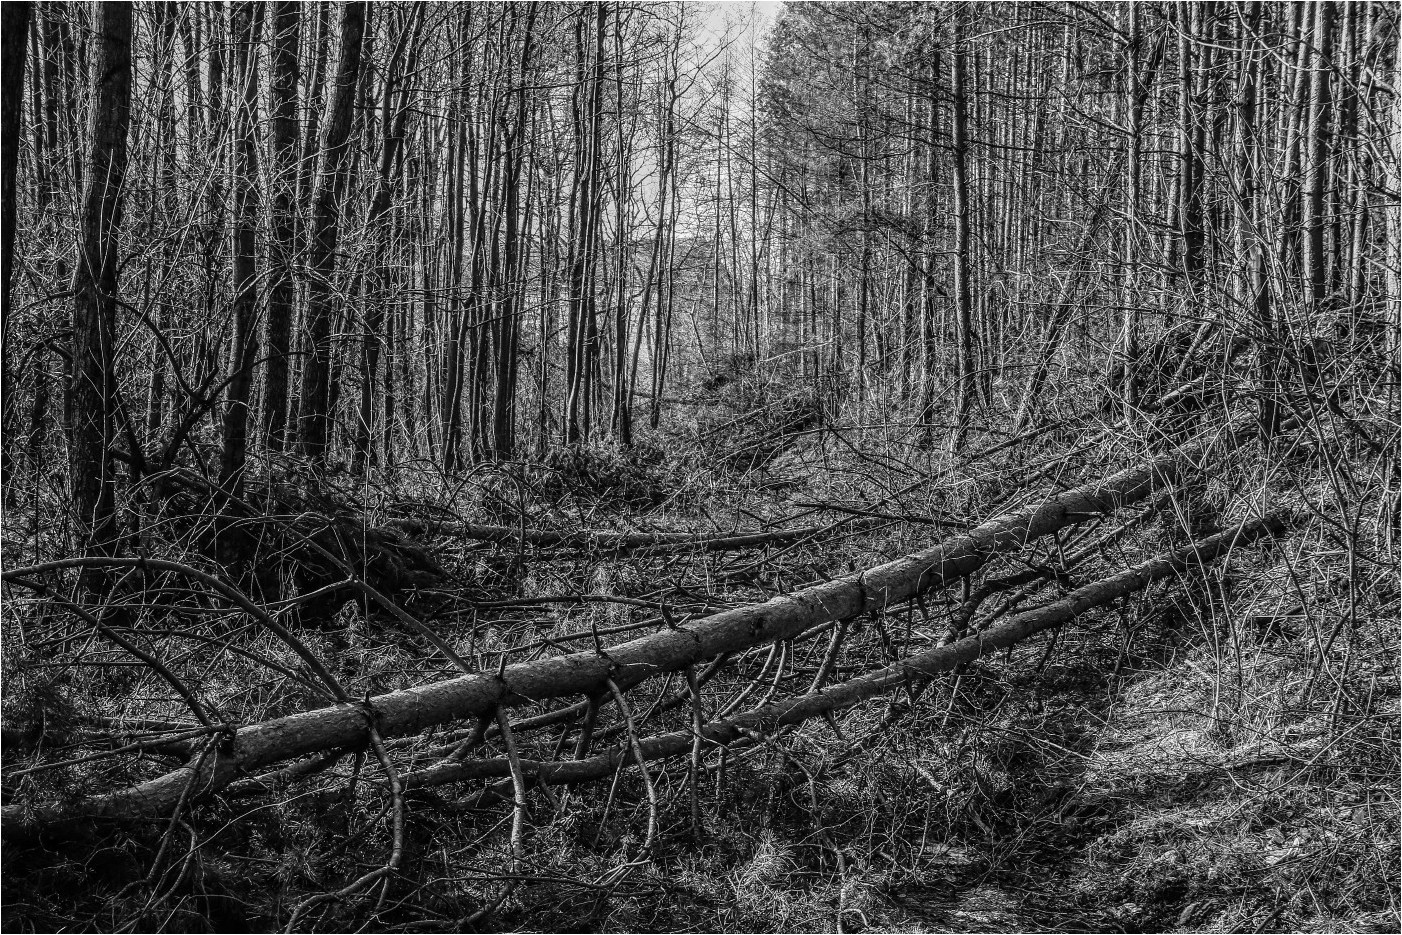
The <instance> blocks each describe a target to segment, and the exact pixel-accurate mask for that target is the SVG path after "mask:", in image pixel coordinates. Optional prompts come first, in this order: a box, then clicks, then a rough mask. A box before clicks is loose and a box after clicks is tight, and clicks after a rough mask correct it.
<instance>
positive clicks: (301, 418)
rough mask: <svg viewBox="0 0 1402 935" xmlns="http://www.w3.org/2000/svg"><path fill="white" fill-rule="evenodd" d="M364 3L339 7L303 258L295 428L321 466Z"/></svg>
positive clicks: (327, 425)
mask: <svg viewBox="0 0 1402 935" xmlns="http://www.w3.org/2000/svg"><path fill="white" fill-rule="evenodd" d="M366 6H367V4H366V3H365V2H364V0H350V2H348V3H346V4H345V6H344V7H343V8H342V12H341V54H340V64H339V66H338V67H337V73H336V86H335V89H334V90H333V92H332V97H331V107H330V110H329V111H328V112H327V119H326V128H325V132H324V133H323V134H322V138H321V171H320V172H319V173H318V175H317V183H316V194H315V197H314V198H313V210H312V230H311V244H310V248H309V252H310V255H309V257H308V264H307V265H308V275H309V278H308V281H307V314H306V332H307V338H306V342H307V344H306V347H307V359H306V363H305V366H304V367H303V370H302V382H301V400H300V408H299V410H298V414H297V429H298V441H299V445H300V449H301V453H302V454H303V455H304V456H305V457H307V458H309V459H311V460H312V461H313V462H315V463H316V464H318V465H323V466H324V465H325V463H326V447H327V443H328V441H329V438H330V429H331V408H330V401H331V350H332V345H331V320H332V316H333V313H334V312H335V292H334V288H333V286H334V284H333V282H332V277H333V276H334V275H335V272H336V246H337V243H338V241H339V239H340V234H341V202H342V201H343V200H344V198H345V193H346V190H347V188H348V187H349V185H350V176H351V162H350V151H351V147H350V145H349V141H350V133H351V127H352V124H353V123H354V118H355V114H354V112H353V108H354V104H355V100H356V93H357V89H358V87H359V81H360V47H361V41H362V39H363V38H364V34H365V13H366Z"/></svg>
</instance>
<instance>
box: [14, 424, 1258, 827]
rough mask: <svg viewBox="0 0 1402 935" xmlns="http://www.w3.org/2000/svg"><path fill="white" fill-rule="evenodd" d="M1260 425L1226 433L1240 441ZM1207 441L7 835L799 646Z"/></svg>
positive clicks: (293, 734)
mask: <svg viewBox="0 0 1402 935" xmlns="http://www.w3.org/2000/svg"><path fill="white" fill-rule="evenodd" d="M1250 431H1251V429H1250V426H1242V427H1240V428H1237V429H1235V430H1229V431H1228V432H1227V433H1226V438H1227V441H1228V444H1235V443H1237V442H1239V440H1240V439H1242V438H1244V437H1247V436H1248V435H1249V434H1250ZM1210 445H1211V442H1210V441H1208V440H1204V441H1200V442H1197V443H1195V444H1193V445H1189V446H1186V447H1184V448H1182V449H1180V450H1178V451H1176V452H1173V453H1171V454H1166V455H1163V456H1160V457H1158V458H1155V459H1153V460H1152V461H1149V462H1147V463H1145V464H1142V465H1139V466H1137V467H1133V468H1128V469H1126V470H1123V471H1120V472H1118V473H1116V474H1113V475H1111V476H1109V477H1106V478H1100V479H1097V480H1095V481H1092V482H1090V483H1088V484H1084V485H1082V486H1080V487H1077V488H1075V489H1073V490H1068V491H1065V492H1062V493H1058V494H1054V495H1051V496H1048V497H1047V498H1046V499H1044V500H1043V501H1042V502H1041V503H1039V504H1036V505H1033V506H1028V507H1025V508H1023V509H1020V510H1016V511H1014V512H1011V513H1006V514H1004V515H1001V516H998V517H996V518H994V519H991V520H988V521H987V522H985V523H982V524H981V525H979V526H977V527H975V528H974V529H971V530H969V532H967V533H965V534H963V535H960V536H955V537H953V538H950V539H947V540H945V541H944V542H942V543H940V544H938V545H936V546H933V547H931V548H929V549H926V550H924V551H921V552H917V553H914V554H912V555H907V556H905V557H903V558H899V559H896V560H894V561H890V562H886V563H885V564H882V565H878V566H876V567H874V568H869V569H866V570H865V571H861V572H858V573H856V574H852V575H847V576H844V577H842V578H837V579H834V580H832V581H828V582H825V583H823V584H819V585H814V586H812V587H808V588H804V589H802V590H799V591H794V592H792V593H790V594H786V595H783V596H780V597H775V598H772V599H771V600H769V601H766V602H764V603H762V604H752V605H749V606H746V607H739V608H734V609H731V610H726V611H722V612H721V613H717V614H713V615H711V616H709V617H704V618H701V619H698V620H694V621H691V622H690V623H688V624H686V625H684V626H681V627H673V628H671V629H667V630H663V631H661V632H658V633H653V634H650V635H648V636H644V637H639V638H637V639H634V640H630V641H628V642H625V643H621V644H618V645H615V646H610V647H607V648H606V649H603V650H601V651H598V652H594V651H585V652H576V653H570V654H568V655H562V656H557V657H554V658H550V659H539V660H535V661H532V662H525V663H520V664H518V665H514V666H509V667H507V668H505V669H503V670H502V671H500V672H483V673H478V674H474V675H465V676H461V677H458V678H454V679H449V680H446V681H442V682H436V683H433V684H429V685H423V686H419V687H416V688H410V689H404V690H402V691H396V692H389V693H387V694H384V695H380V696H377V697H374V698H370V699H367V700H366V701H365V702H363V703H356V704H338V705H334V706H332V707H327V708H319V709H315V710H312V711H307V712H303V713H301V714H295V715H290V716H287V717H281V718H276V719H273V720H269V721H264V722H261V723H258V724H252V725H249V726H247V727H243V728H241V729H239V730H238V731H237V732H236V733H234V734H233V735H232V736H230V737H229V738H227V740H226V741H225V742H223V743H221V744H220V745H219V746H218V747H217V748H214V749H210V750H209V751H207V752H206V753H205V754H203V755H202V756H200V757H198V758H196V760H195V761H194V762H193V763H192V764H190V765H187V766H185V767H182V768H180V769H177V770H174V771H172V772H170V773H167V774H165V775H163V776H160V777H158V778H155V779H152V780H149V781H147V782H143V783H141V784H139V785H136V786H133V787H131V788H128V789H123V790H120V791H117V792H111V793H103V794H99V795H94V796H89V797H87V798H84V799H79V800H77V801H71V802H66V803H62V804H57V805H52V806H45V807H40V808H32V807H29V806H24V805H10V806H6V807H5V808H4V809H3V811H2V812H0V820H3V822H4V825H5V827H6V831H7V833H10V834H15V833H23V832H24V831H25V829H34V830H38V829H41V828H43V827H45V826H50V825H55V824H61V823H65V822H71V821H78V822H84V821H91V820H94V819H123V820H125V819H136V818H142V817H160V816H164V815H169V814H170V812H171V811H172V809H174V808H175V807H176V805H177V803H179V802H181V801H183V800H185V799H186V798H187V789H188V790H189V793H190V794H192V795H195V796H198V795H202V794H207V793H210V792H214V791H217V790H219V789H222V788H224V787H226V786H228V785H229V784H230V783H231V782H233V781H235V780H236V779H239V778H241V777H243V776H246V775H248V774H249V773H251V772H253V771H255V770H260V769H262V768H264V767H267V766H270V765H272V764H274V763H278V762H280V761H283V760H287V759H292V758H294V757H300V756H306V755H308V754H312V753H319V752H322V751H325V750H331V749H336V748H350V749H359V748H362V747H364V746H365V745H367V744H368V743H369V736H370V732H369V724H370V722H371V719H373V723H374V724H375V726H376V728H377V730H378V733H379V735H380V736H381V737H383V738H385V739H391V738H394V737H402V736H405V735H407V734H412V733H416V732H418V731H421V730H424V729H426V728H429V727H435V726H438V725H442V724H446V723H449V722H452V721H456V720H461V719H466V718H477V717H482V716H483V715H486V714H490V713H491V712H492V711H494V710H496V709H497V708H499V707H511V706H517V705H523V704H531V703H535V702H537V701H542V700H544V699H548V698H560V697H564V696H571V695H587V696H593V695H598V694H601V693H603V692H604V691H607V690H608V686H609V683H610V681H612V682H613V683H614V684H615V685H617V686H618V687H619V688H620V689H627V688H630V687H632V686H635V685H637V684H638V683H640V682H643V681H645V680H646V679H648V678H651V677H652V676H654V675H659V674H663V673H666V672H677V671H681V670H683V669H686V668H687V667H689V666H692V665H694V664H696V663H699V662H704V661H706V660H708V659H712V658H714V657H716V656H718V655H720V654H721V653H728V652H737V651H740V650H744V649H747V648H750V647H754V646H760V645H763V644H766V643H771V642H774V641H776V640H783V639H790V638H792V637H794V636H797V635H798V634H800V633H802V632H803V631H804V630H805V629H807V628H808V627H810V626H813V625H815V624H818V623H823V622H826V621H831V620H841V619H844V618H849V617H855V616H857V615H859V614H866V613H873V612H878V611H882V610H885V609H887V608H888V607H891V606H893V605H897V604H900V603H903V602H905V601H907V600H910V599H911V598H913V597H915V596H916V595H918V594H921V593H923V592H926V591H929V590H932V589H934V588H936V587H939V586H941V585H944V584H946V583H948V582H951V581H956V580H958V579H960V578H962V577H965V576H967V575H969V574H972V573H973V572H974V571H976V570H978V569H979V568H980V567H982V566H983V565H984V564H985V563H986V562H987V561H988V560H989V559H991V558H992V557H993V556H995V555H998V554H1000V553H1004V552H1008V551H1011V550H1014V549H1016V548H1019V547H1020V546H1022V545H1023V544H1024V543H1026V542H1028V541H1030V540H1032V539H1035V538H1038V537H1040V536H1044V535H1047V534H1049V533H1052V532H1056V531H1057V530H1059V529H1062V528H1064V527H1066V526H1070V525H1073V524H1075V523H1078V522H1080V521H1082V520H1083V519H1086V518H1089V517H1091V516H1096V515H1099V514H1102V513H1107V512H1110V511H1113V510H1116V509H1118V508H1119V507H1121V506H1123V505H1125V504H1127V503H1132V502H1135V501H1138V500H1141V499H1143V498H1144V497H1145V496H1146V495H1148V494H1149V493H1150V492H1152V491H1154V490H1156V489H1160V488H1162V487H1164V486H1167V485H1169V484H1171V483H1173V481H1174V480H1175V479H1176V478H1177V477H1178V475H1179V474H1180V473H1181V472H1182V471H1184V470H1185V469H1186V468H1188V467H1190V466H1192V465H1193V464H1194V463H1195V461H1196V460H1197V459H1199V458H1201V457H1203V456H1204V455H1205V454H1206V452H1207V451H1208V449H1209V447H1210Z"/></svg>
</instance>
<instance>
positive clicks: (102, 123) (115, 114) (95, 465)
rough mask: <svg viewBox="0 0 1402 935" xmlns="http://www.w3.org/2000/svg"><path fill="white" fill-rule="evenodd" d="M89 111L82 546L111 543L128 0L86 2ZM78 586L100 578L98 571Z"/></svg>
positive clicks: (83, 251) (108, 547) (72, 476)
mask: <svg viewBox="0 0 1402 935" xmlns="http://www.w3.org/2000/svg"><path fill="white" fill-rule="evenodd" d="M95 15H96V22H95V29H96V48H95V50H94V59H93V69H92V74H93V81H94V83H93V101H92V111H91V113H92V117H91V119H90V121H89V124H88V128H89V140H90V149H89V151H88V158H87V160H86V164H87V169H88V174H87V179H86V181H85V183H84V186H83V204H82V219H81V222H80V228H79V230H80V239H81V243H80V249H79V252H78V262H77V265H76V267H75V268H74V271H73V322H72V327H73V335H72V339H71V342H72V343H71V344H70V347H69V352H70V361H69V375H68V393H67V398H66V400H65V408H66V410H67V413H66V414H67V422H68V452H69V481H70V484H71V489H72V493H73V514H74V523H75V531H76V533H77V536H78V539H79V542H80V548H81V549H82V551H84V552H87V553H96V554H111V553H113V552H115V550H116V547H117V514H116V493H115V490H114V485H115V483H116V477H115V472H114V465H113V461H112V444H113V441H114V434H115V430H116V426H115V410H116V404H117V396H118V385H117V381H118V376H117V366H116V361H115V360H114V359H113V353H114V350H115V331H116V320H117V288H118V284H117V272H118V260H119V258H120V256H121V245H120V239H119V237H120V233H121V227H122V202H123V186H124V185H125V181H126V171H127V127H128V125H129V123H130V121H131V72H132V68H131V31H132V6H131V4H128V3H123V2H108V3H99V4H97V6H96V10H95ZM85 578H86V580H85V587H87V588H88V589H89V590H96V589H98V588H100V587H101V578H100V576H99V575H87V576H85Z"/></svg>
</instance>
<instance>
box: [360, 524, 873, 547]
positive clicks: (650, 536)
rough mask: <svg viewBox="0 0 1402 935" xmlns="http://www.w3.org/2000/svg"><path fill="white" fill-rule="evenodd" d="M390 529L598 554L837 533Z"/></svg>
mask: <svg viewBox="0 0 1402 935" xmlns="http://www.w3.org/2000/svg"><path fill="white" fill-rule="evenodd" d="M889 522H890V519H889V518H887V517H861V518H854V519H853V520H851V525H853V526H858V527H862V526H879V525H885V524H887V523H889ZM386 525H387V526H390V527H392V528H394V529H396V530H399V531H401V532H405V533H408V534H411V535H424V534H430V535H442V536H451V537H453V538H456V539H474V540H477V541H479V542H493V543H498V544H501V545H523V544H524V545H531V546H565V547H568V548H579V549H585V550H588V551H593V552H624V551H633V550H640V549H647V550H652V551H661V550H666V551H690V550H699V551H702V552H734V551H739V550H741V549H753V548H758V547H759V546H765V545H786V544H788V543H791V542H799V541H801V540H803V539H809V538H813V537H815V536H820V535H823V534H824V533H827V532H829V531H831V529H832V526H803V527H799V528H797V529H773V530H761V531H758V532H745V533H736V534H734V535H729V536H698V535H696V534H695V533H690V532H611V531H605V530H560V529H526V528H524V527H518V526H493V525H489V524H486V523H459V522H450V523H426V522H423V521H421V520H412V519H392V520H389V521H388V522H387V523H386Z"/></svg>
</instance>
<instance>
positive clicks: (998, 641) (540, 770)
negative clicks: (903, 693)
mask: <svg viewBox="0 0 1402 935" xmlns="http://www.w3.org/2000/svg"><path fill="white" fill-rule="evenodd" d="M1298 519H1299V517H1298V516H1296V515H1294V514H1291V513H1288V512H1277V513H1273V514H1271V515H1268V516H1265V517H1262V518H1260V519H1254V520H1250V521H1247V522H1244V523H1242V524H1240V525H1239V526H1236V527H1234V528H1232V529H1230V530H1227V531H1225V532H1221V533H1218V534H1216V535H1214V536H1208V537H1206V538H1204V539H1200V540H1199V541H1197V542H1194V543H1193V544H1191V545H1189V546H1186V547H1184V548H1181V549H1178V550H1176V551H1173V552H1166V553H1163V554H1161V555H1156V556H1155V557H1153V558H1151V559H1149V560H1148V561H1145V562H1142V563H1140V564H1138V565H1135V566H1134V567H1133V568H1130V569H1127V570H1125V571H1122V572H1120V573H1118V574H1115V575H1111V576H1110V577H1108V578H1103V579H1101V580H1099V581H1095V582H1092V583H1091V584H1088V585H1085V586H1084V587H1080V588H1077V589H1076V590H1074V591H1072V592H1070V593H1069V594H1067V595H1066V596H1065V597H1063V598H1061V599H1060V600H1057V601H1054V602H1052V603H1050V604H1047V605H1045V606H1043V607H1038V608H1036V609H1034V610H1029V611H1026V612H1025V613H1021V614H1018V615H1017V616H1014V617H1011V618H1009V619H1008V620H1006V621H1004V622H1002V623H1000V624H997V625H995V626H993V627H990V628H989V629H987V630H984V631H982V632H980V633H975V634H973V635H971V636H966V637H964V638H963V639H960V640H957V641H955V642H952V643H947V644H945V645H943V646H939V647H937V648H935V649H931V650H928V651H926V652H923V653H918V654H916V655H914V656H909V657H907V658H905V659H903V660H901V661H900V662H897V663H895V664H893V665H889V666H887V667H885V668H883V669H879V670H877V671H875V672H870V673H868V674H866V675H863V676H859V677H857V678H854V679H849V680H848V681H846V682H842V683H839V684H837V685H833V686H830V687H828V688H823V689H819V690H817V691H814V692H810V693H809V694H806V695H801V696H799V697H797V698H792V699H789V700H786V701H781V702H775V703H774V704H770V705H765V706H764V707H761V708H757V709H755V710H754V711H751V712H749V713H747V714H744V715H741V716H740V717H736V718H731V719H729V720H725V721H715V722H712V723H710V724H707V725H705V726H703V727H702V728H701V730H700V731H699V733H700V736H701V739H702V740H703V742H705V743H708V744H712V745H716V746H720V745H728V744H732V743H735V742H736V741H738V740H741V739H745V738H751V737H753V736H754V735H755V734H757V733H759V734H762V733H765V732H768V731H773V730H776V729H778V728H780V727H785V726H789V725H795V724H800V723H802V722H803V721H806V720H808V719H810V718H813V717H818V716H820V715H824V714H830V713H832V712H833V711H837V710H840V709H843V708H850V707H852V706H854V705H857V704H860V703H861V702H863V701H866V700H867V699H870V698H874V697H876V696H878V695H882V694H885V693H886V692H888V691H890V690H892V689H894V688H896V687H898V686H901V685H904V684H906V683H908V682H912V681H920V680H924V679H929V678H932V677H934V676H935V675H937V674H939V673H941V672H948V671H950V670H951V669H953V668H954V667H956V666H959V665H963V664H965V663H968V662H972V661H974V660H975V659H978V658H979V657H981V656H986V655H988V654H989V653H991V652H995V651H997V650H999V649H1005V648H1007V647H1009V646H1012V645H1013V644H1015V643H1018V642H1020V641H1022V640H1024V639H1026V638H1028V637H1029V636H1032V635H1034V634H1036V633H1040V632H1042V631H1044V630H1049V629H1051V628H1053V627H1057V626H1060V625H1061V624H1063V623H1066V622H1068V621H1070V620H1073V619H1074V618H1076V617H1078V616H1080V615H1081V614H1083V613H1085V612H1086V611H1088V610H1091V609H1093V608H1096V607H1102V606H1104V605H1105V604H1108V603H1110V602H1111V601H1114V600H1116V599H1117V598H1120V597H1123V596H1125V595H1127V594H1131V593H1133V592H1135V591H1139V590H1142V589H1144V588H1145V587H1148V586H1149V585H1150V584H1152V583H1153V582H1155V581H1159V580H1161V579H1163V578H1166V577H1168V576H1169V575H1171V574H1174V573H1176V572H1181V571H1183V570H1185V569H1188V568H1192V567H1196V566H1204V565H1207V564H1209V563H1211V562H1214V561H1216V560H1217V559H1219V558H1221V557H1223V556H1224V555H1227V554H1228V553H1230V552H1231V551H1232V549H1234V548H1237V547H1239V546H1243V545H1247V544H1249V543H1251V542H1253V541H1255V540H1257V539H1260V538H1262V537H1266V536H1279V535H1281V534H1282V533H1283V532H1285V531H1286V530H1287V529H1288V528H1290V527H1291V526H1292V525H1294V524H1295V523H1296V522H1297V521H1298ZM696 734H697V732H696V731H693V730H690V729H688V730H679V731H672V732H670V733H666V734H660V735H657V736H655V737H649V738H647V739H644V740H641V741H639V744H638V746H639V747H640V748H641V750H642V754H643V758H644V759H645V760H649V761H650V760H658V759H667V758H670V757H676V756H683V755H685V754H688V753H690V752H691V749H692V743H693V740H694V738H695V737H696ZM633 759H634V754H633V747H632V745H631V744H628V743H624V744H622V745H619V746H615V747H614V748H612V749H610V750H608V751H606V752H604V753H599V754H596V755H594V756H592V757H588V758H585V759H582V760H567V761H548V762H547V761H528V760H522V761H521V765H522V766H523V767H524V769H525V771H526V773H527V774H528V775H529V776H530V777H531V778H533V779H535V780H536V781H538V782H544V783H548V784H551V785H561V784H564V785H568V784H575V783H584V782H591V781H594V780H598V779H603V778H605V777H607V776H611V775H612V774H613V773H614V772H616V771H617V770H618V769H620V768H622V767H624V766H627V765H628V764H629V762H630V761H632V760H633ZM509 775H510V764H509V763H508V762H507V760H506V759H505V758H494V759H490V760H477V761H469V762H465V763H445V764H441V765H437V766H432V767H429V768H427V769H423V770H418V771H417V772H412V773H406V774H404V775H403V776H402V777H401V779H402V781H403V783H404V788H405V789H422V788H427V787H431V786H441V785H446V784H449V783H454V782H464V781H468V780H474V779H498V778H504V777H506V776H509Z"/></svg>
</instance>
